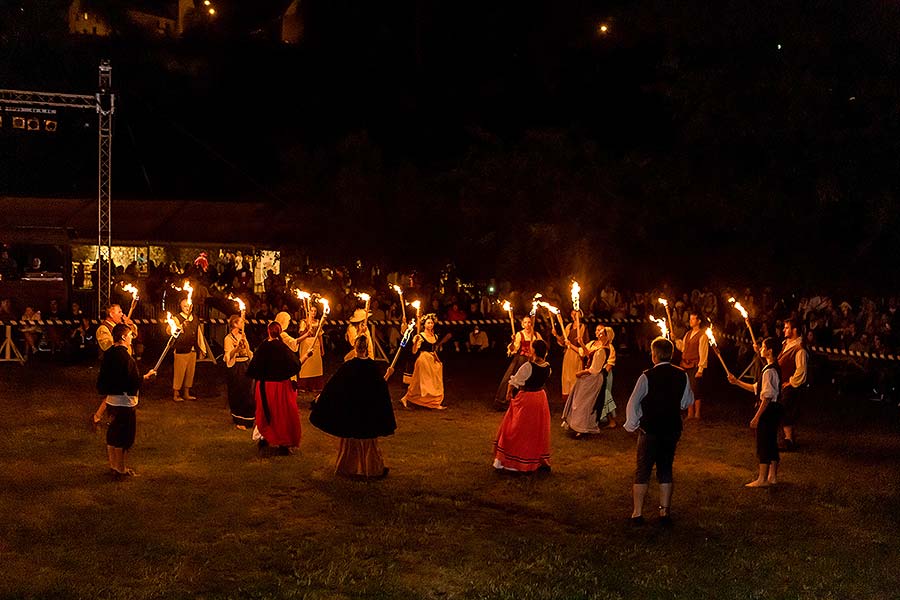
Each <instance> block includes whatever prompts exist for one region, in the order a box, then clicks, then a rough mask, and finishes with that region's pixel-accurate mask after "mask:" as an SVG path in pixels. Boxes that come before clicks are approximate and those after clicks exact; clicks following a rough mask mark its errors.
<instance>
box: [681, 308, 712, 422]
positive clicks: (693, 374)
mask: <svg viewBox="0 0 900 600" xmlns="http://www.w3.org/2000/svg"><path fill="white" fill-rule="evenodd" d="M688 324H689V325H690V327H691V328H690V329H689V330H688V332H687V333H685V334H684V339H681V340H676V342H675V345H676V346H677V348H678V350H680V351H681V362H680V363H679V365H678V366H679V367H681V368H682V369H684V371H685V373H687V375H688V379H689V380H690V382H691V391H692V392H693V393H694V403H693V404H691V406H690V407H689V408H688V412H687V418H688V419H698V420H699V419H700V404H701V402H702V400H703V388H704V385H703V372H704V371H705V370H706V367H707V359H708V358H709V339H708V338H707V337H706V334H705V333H704V332H703V329H702V326H703V317H702V316H701V315H700V313H698V312H697V311H693V310H692V311H691V312H690V319H689V321H688Z"/></svg>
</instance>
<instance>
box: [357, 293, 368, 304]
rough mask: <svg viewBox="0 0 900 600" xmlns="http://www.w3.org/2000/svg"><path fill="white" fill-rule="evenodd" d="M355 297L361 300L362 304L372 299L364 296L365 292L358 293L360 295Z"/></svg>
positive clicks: (366, 295)
mask: <svg viewBox="0 0 900 600" xmlns="http://www.w3.org/2000/svg"><path fill="white" fill-rule="evenodd" d="M356 297H357V298H359V299H360V300H362V301H363V302H368V301H369V300H371V299H372V297H371V296H370V295H368V294H366V293H365V292H360V293H358V294H356Z"/></svg>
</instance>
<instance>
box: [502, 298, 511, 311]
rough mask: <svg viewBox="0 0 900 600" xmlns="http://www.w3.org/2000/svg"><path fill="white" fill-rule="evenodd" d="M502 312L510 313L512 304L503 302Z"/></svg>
mask: <svg viewBox="0 0 900 600" xmlns="http://www.w3.org/2000/svg"><path fill="white" fill-rule="evenodd" d="M503 310H504V312H510V311H512V304H510V303H509V300H504V301H503Z"/></svg>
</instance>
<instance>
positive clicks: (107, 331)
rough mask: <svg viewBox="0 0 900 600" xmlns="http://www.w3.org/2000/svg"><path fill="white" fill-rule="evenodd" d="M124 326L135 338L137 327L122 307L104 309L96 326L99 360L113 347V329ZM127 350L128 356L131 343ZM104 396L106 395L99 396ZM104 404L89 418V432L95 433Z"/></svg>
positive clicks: (115, 305) (130, 350)
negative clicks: (102, 317)
mask: <svg viewBox="0 0 900 600" xmlns="http://www.w3.org/2000/svg"><path fill="white" fill-rule="evenodd" d="M120 324H124V325H127V326H128V328H129V329H131V333H132V337H133V338H137V335H138V328H137V325H135V324H134V322H133V321H132V320H131V319H130V318H129V317H128V316H127V315H126V314H125V313H124V312H122V307H121V306H120V305H118V304H110V305H109V306H108V307H107V308H106V318H105V319H103V321H102V322H101V323H100V324H99V325H98V326H97V333H96V334H95V335H96V339H97V346H98V347H99V348H100V358H101V360H102V359H103V355H104V354H106V351H107V350H109V349H110V348H112V347H113V345H115V339H114V338H113V329H115V327H116V325H120ZM126 348H127V349H128V354H133V353H134V350H133V349H132V344H131V342H129V343H128V345H127V346H126ZM101 395H102V396H105V395H106V394H101ZM105 407H106V403H105V402H101V403H100V410H98V411H97V413H96V414H95V415H94V416H92V417H91V423H90V426H91V430H92V431H94V432H96V430H97V425H98V424H99V423H100V421H101V420H102V419H103V413H104V411H105Z"/></svg>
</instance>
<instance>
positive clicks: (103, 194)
mask: <svg viewBox="0 0 900 600" xmlns="http://www.w3.org/2000/svg"><path fill="white" fill-rule="evenodd" d="M4 105H7V106H16V107H52V108H78V109H83V110H93V111H96V112H97V118H98V128H97V162H98V164H97V310H98V311H99V313H100V315H99V316H101V317H102V316H103V311H104V310H105V308H106V306H107V305H108V304H109V298H110V292H111V291H112V289H111V288H112V273H111V272H110V268H111V264H112V252H111V249H112V204H111V200H112V119H113V114H115V111H116V97H115V94H113V93H112V66H111V65H110V64H109V61H108V60H102V61H100V82H99V90H98V92H97V93H96V94H94V95H93V96H90V95H81V94H59V93H53V92H30V91H22V90H3V89H0V106H4Z"/></svg>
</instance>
